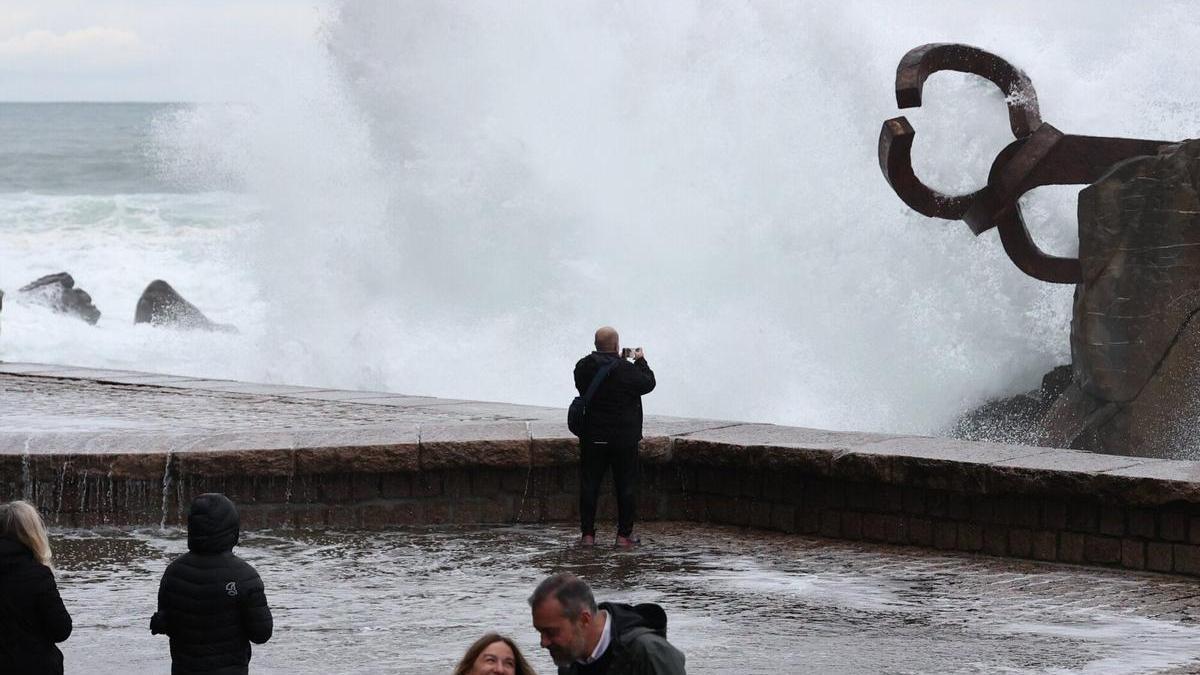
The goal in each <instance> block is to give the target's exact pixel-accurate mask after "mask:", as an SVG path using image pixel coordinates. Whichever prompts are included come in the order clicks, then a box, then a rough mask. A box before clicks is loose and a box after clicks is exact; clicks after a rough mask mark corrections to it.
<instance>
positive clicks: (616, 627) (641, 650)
mask: <svg viewBox="0 0 1200 675" xmlns="http://www.w3.org/2000/svg"><path fill="white" fill-rule="evenodd" d="M600 609H603V610H605V611H606V612H608V616H609V620H610V621H612V642H611V643H609V646H608V653H607V654H605V655H604V656H603V657H602V658H601V660H600V662H597V663H596V664H594V665H593V666H591V667H588V666H583V665H581V664H578V663H573V664H571V665H569V666H563V667H560V668H559V669H558V672H559V675H687V669H686V668H684V665H683V661H684V658H683V652H681V651H679V650H678V649H676V648H675V647H673V646H672V645H671V643H670V642H667V613H666V612H664V611H663V609H662V607H659V606H658V605H654V604H650V603H645V604H641V605H636V606H633V605H625V604H618V603H611V602H602V603H600Z"/></svg>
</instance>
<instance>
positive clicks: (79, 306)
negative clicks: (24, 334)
mask: <svg viewBox="0 0 1200 675" xmlns="http://www.w3.org/2000/svg"><path fill="white" fill-rule="evenodd" d="M17 293H18V296H17V297H18V299H20V300H23V301H26V302H30V303H32V304H37V305H43V306H46V307H49V308H51V309H53V310H54V311H56V312H61V313H63V314H69V315H71V316H76V317H79V318H80V319H83V320H84V321H86V322H88V323H90V324H93V325H95V323H96V322H97V321H99V320H100V310H98V309H96V306H95V305H93V304H92V296H90V295H88V294H87V292H86V291H84V290H83V289H81V288H75V279H74V278H72V277H71V275H70V274H67V273H66V272H59V273H57V274H47V275H46V276H44V277H41V278H40V279H37V280H36V281H33V282H31V283H29V284H26V285H25V286H22V287H21V288H20V289H18V290H17Z"/></svg>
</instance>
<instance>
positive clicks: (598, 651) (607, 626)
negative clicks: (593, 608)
mask: <svg viewBox="0 0 1200 675" xmlns="http://www.w3.org/2000/svg"><path fill="white" fill-rule="evenodd" d="M599 616H601V617H603V618H604V630H603V631H601V632H600V641H599V642H597V643H596V648H595V649H593V650H592V655H591V656H589V657H588V658H587V659H585V660H583V661H580V662H579V663H582V664H583V665H585V666H586V665H587V664H589V663H595V662H596V661H599V660H600V657H601V656H604V652H605V651H606V650H607V649H608V645H609V643H611V642H612V621H611V617H610V616H609V615H608V611H607V610H603V609H602V610H600V613H599Z"/></svg>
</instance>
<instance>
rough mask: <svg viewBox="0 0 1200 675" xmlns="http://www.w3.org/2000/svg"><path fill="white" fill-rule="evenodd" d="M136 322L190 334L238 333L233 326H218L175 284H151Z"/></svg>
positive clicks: (159, 281) (143, 294)
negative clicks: (180, 329)
mask: <svg viewBox="0 0 1200 675" xmlns="http://www.w3.org/2000/svg"><path fill="white" fill-rule="evenodd" d="M133 322H134V323H135V324H136V323H148V324H151V325H154V326H168V327H172V328H184V329H188V330H219V331H225V332H233V333H236V332H237V328H235V327H234V326H231V325H229V324H224V323H217V322H215V321H213V320H212V319H209V318H208V317H207V316H204V313H203V312H201V311H200V310H199V309H198V308H197V307H196V306H195V305H193V304H192V303H190V302H188V301H187V300H184V299H183V296H181V295H180V294H179V293H178V292H177V291H176V290H175V289H174V288H172V287H171V284H168V283H167V282H165V281H163V280H162V279H155V280H154V281H151V282H150V285H149V286H147V287H146V290H144V291H142V297H140V298H138V303H137V310H136V311H135V313H134V316H133Z"/></svg>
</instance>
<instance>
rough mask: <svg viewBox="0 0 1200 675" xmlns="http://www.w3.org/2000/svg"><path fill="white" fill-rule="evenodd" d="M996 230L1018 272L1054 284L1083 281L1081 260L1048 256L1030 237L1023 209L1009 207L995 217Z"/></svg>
mask: <svg viewBox="0 0 1200 675" xmlns="http://www.w3.org/2000/svg"><path fill="white" fill-rule="evenodd" d="M992 218H993V220H994V222H995V223H996V229H997V230H999V231H1000V243H1001V244H1003V245H1004V252H1005V253H1007V254H1008V259H1009V260H1011V261H1013V264H1015V265H1016V266H1017V269H1019V270H1021V271H1022V272H1024V273H1025V274H1028V275H1029V276H1031V277H1033V278H1034V279H1040V280H1042V281H1049V282H1050V283H1054V284H1077V283H1079V282H1081V281H1083V267H1082V265H1080V263H1079V258H1060V257H1058V256H1053V255H1049V254H1047V253H1045V252H1044V251H1042V249H1040V248H1038V245H1037V244H1036V243H1034V241H1033V237H1031V236H1029V229H1028V228H1026V227H1025V219H1024V218H1022V217H1021V207H1020V206H1019V205H1018V204H1016V203H1013V204H1010V205H1009V208H1005V209H1002V210H1000V211H999V212H997V213H995V214H993V216H992Z"/></svg>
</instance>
